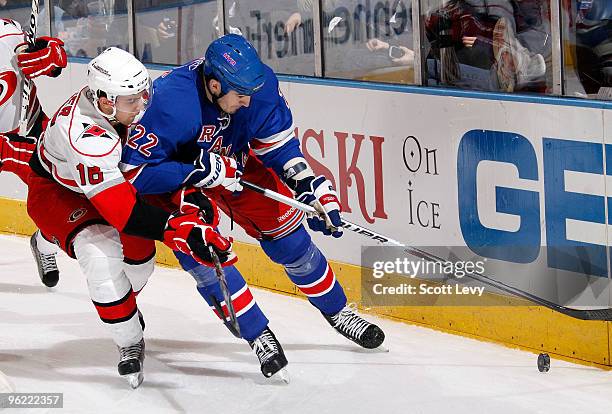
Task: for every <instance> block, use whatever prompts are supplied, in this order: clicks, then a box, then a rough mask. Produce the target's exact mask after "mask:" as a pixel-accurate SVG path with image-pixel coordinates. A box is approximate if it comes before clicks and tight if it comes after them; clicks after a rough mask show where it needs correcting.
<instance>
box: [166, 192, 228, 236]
mask: <svg viewBox="0 0 612 414" xmlns="http://www.w3.org/2000/svg"><path fill="white" fill-rule="evenodd" d="M172 202H173V203H174V205H176V206H178V207H179V211H180V212H181V213H189V212H193V211H199V213H200V215H201V217H202V218H203V219H204V222H205V223H206V224H209V225H210V226H212V227H217V226H218V225H219V210H218V209H217V203H215V202H214V201H213V200H212V199H210V198H209V197H208V196H207V195H205V194H204V193H203V192H202V190H201V189H199V188H194V187H184V188H181V189H180V190H178V191H176V192H175V193H174V194H173V195H172Z"/></svg>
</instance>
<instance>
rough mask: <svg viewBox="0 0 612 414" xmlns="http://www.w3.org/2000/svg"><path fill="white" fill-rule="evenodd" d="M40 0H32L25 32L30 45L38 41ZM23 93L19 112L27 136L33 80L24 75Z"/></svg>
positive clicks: (21, 131)
mask: <svg viewBox="0 0 612 414" xmlns="http://www.w3.org/2000/svg"><path fill="white" fill-rule="evenodd" d="M38 12H39V9H38V0H32V13H31V14H30V26H29V27H28V30H27V31H26V32H25V40H26V42H27V43H28V45H29V46H34V44H35V42H36V30H37V26H38V24H37V23H38ZM22 90H23V91H22V94H21V113H20V114H19V135H21V136H22V137H25V136H26V135H27V134H28V112H29V111H30V94H31V93H32V81H31V80H29V79H26V77H25V76H24V77H23V85H22Z"/></svg>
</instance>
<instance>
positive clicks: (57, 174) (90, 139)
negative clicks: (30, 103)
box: [37, 87, 125, 202]
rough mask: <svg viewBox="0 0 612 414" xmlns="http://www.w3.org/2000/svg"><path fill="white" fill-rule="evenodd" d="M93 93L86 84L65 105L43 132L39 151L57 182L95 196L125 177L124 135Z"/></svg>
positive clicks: (117, 183) (46, 168) (78, 191)
mask: <svg viewBox="0 0 612 414" xmlns="http://www.w3.org/2000/svg"><path fill="white" fill-rule="evenodd" d="M90 96H91V92H90V91H89V88H88V87H85V88H83V89H82V90H81V91H79V92H78V93H76V94H74V95H73V96H72V97H71V98H70V99H69V100H68V101H66V103H64V105H62V107H61V108H60V109H59V110H58V111H57V112H56V113H55V115H54V116H53V118H52V119H51V120H50V121H49V123H48V124H47V129H46V130H45V131H44V132H43V134H42V135H41V138H40V140H39V145H38V148H37V153H38V156H39V159H40V161H41V164H42V167H43V168H44V169H45V170H46V171H47V172H48V173H49V174H50V175H51V176H52V177H53V179H54V180H55V181H57V182H58V183H59V184H61V185H63V186H64V187H66V188H68V189H70V190H72V191H75V192H77V193H83V194H85V196H87V198H89V199H92V198H94V197H95V196H96V195H98V194H100V193H101V192H103V191H104V190H106V189H109V188H111V187H114V186H116V185H119V184H122V183H125V178H124V177H123V174H122V173H121V171H120V170H119V161H120V160H121V147H122V144H121V138H120V137H119V134H118V133H117V131H116V130H115V129H114V128H113V126H112V125H111V124H110V122H109V121H108V120H107V119H106V118H105V117H103V116H102V115H100V113H98V111H97V110H96V109H95V108H94V104H93V101H92V100H91V98H90ZM115 201H117V202H120V201H121V200H115Z"/></svg>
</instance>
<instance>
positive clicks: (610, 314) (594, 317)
mask: <svg viewBox="0 0 612 414" xmlns="http://www.w3.org/2000/svg"><path fill="white" fill-rule="evenodd" d="M240 183H241V184H242V185H243V186H244V187H245V188H248V189H249V190H252V191H255V192H257V193H260V194H263V195H264V196H266V197H268V198H271V199H273V200H276V201H279V202H281V203H284V204H287V205H289V206H291V207H295V208H297V209H299V210H301V211H303V212H305V213H307V214H310V215H319V213H318V212H317V210H316V209H315V208H314V207H312V206H309V205H307V204H304V203H301V202H299V201H297V200H295V199H293V198H291V197H287V196H285V195H283V194H279V193H277V192H275V191H272V190H269V189H266V188H263V187H260V186H258V185H256V184H253V183H250V182H248V181H245V180H240ZM342 227H343V228H345V229H348V230H352V231H354V232H355V233H357V234H359V235H361V236H364V237H367V238H369V239H370V240H374V241H377V242H379V243H381V244H386V245H392V246H397V247H402V248H403V249H404V252H406V253H408V254H411V255H413V256H417V257H419V258H422V259H424V260H427V261H430V262H443V263H444V262H446V260H444V259H442V258H441V257H438V256H436V255H433V254H431V253H428V252H426V251H424V250H421V249H419V248H416V247H412V246H409V245H407V244H404V243H401V242H399V241H397V240H394V239H392V238H390V237H387V236H385V235H382V234H380V233H377V232H375V231H373V230H369V229H367V228H365V227H363V226H360V225H358V224H356V223H352V222H350V221H348V220H345V219H342ZM465 275H466V276H467V277H469V278H471V279H473V280H477V281H479V282H481V283H484V284H486V285H489V286H492V287H494V288H497V289H499V290H501V291H503V292H506V293H510V294H512V295H515V296H517V297H519V298H522V299H526V300H528V301H530V302H533V303H535V304H538V305H540V306H544V307H546V308H549V309H552V310H553V311H556V312H559V313H562V314H564V315H567V316H571V317H572V318H576V319H582V320H587V321H612V308H601V309H575V308H568V307H566V306H563V305H559V304H557V303H554V302H551V301H549V300H547V299H544V298H541V297H539V296H535V295H533V294H531V293H529V292H525V291H524V290H521V289H517V288H515V287H512V286H510V285H507V284H505V283H503V282H499V281H497V280H495V279H492V278H491V277H489V276H487V275H484V274H482V273H478V272H474V273H471V274H470V273H466V274H465Z"/></svg>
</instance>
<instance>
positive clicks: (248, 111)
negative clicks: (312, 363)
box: [122, 35, 384, 376]
mask: <svg viewBox="0 0 612 414" xmlns="http://www.w3.org/2000/svg"><path fill="white" fill-rule="evenodd" d="M294 130H295V126H294V124H293V119H292V115H291V111H290V109H289V108H288V106H287V102H286V101H285V99H284V97H283V95H282V93H281V92H280V89H279V85H278V79H277V78H276V75H275V74H274V72H273V71H272V69H270V68H269V67H268V66H266V65H264V64H263V63H262V62H261V60H260V59H259V57H258V55H257V52H256V50H255V49H254V48H253V46H252V45H251V44H250V43H248V42H247V41H246V40H245V39H244V38H243V37H241V36H238V35H226V36H223V37H221V38H219V39H217V40H215V41H214V42H212V43H211V45H210V46H209V47H208V49H207V50H206V54H205V58H204V59H198V60H195V61H193V62H190V63H188V64H186V65H184V66H181V67H179V68H176V69H174V70H172V71H170V72H168V73H166V74H164V75H162V77H160V78H159V79H157V80H156V81H155V82H154V99H153V102H152V105H151V106H150V107H149V109H148V110H147V112H146V113H145V115H144V117H143V119H142V120H141V121H140V123H139V124H138V125H137V126H136V127H135V128H134V132H133V134H132V136H131V137H130V139H129V141H128V142H127V144H126V145H125V147H124V148H125V149H124V152H123V159H122V161H123V169H124V171H125V173H126V175H127V176H128V177H129V178H130V180H131V181H132V183H133V184H134V186H135V187H136V189H137V190H138V192H139V193H140V194H162V193H168V192H171V191H175V190H177V189H179V188H182V187H184V186H195V187H199V188H201V189H202V190H203V191H204V192H205V193H206V194H207V195H209V196H210V197H211V198H213V199H214V200H215V201H216V202H217V203H218V205H219V207H220V208H221V209H222V210H223V211H224V212H225V213H226V214H227V215H228V216H229V217H230V218H231V219H232V221H233V222H235V223H237V224H239V225H240V226H241V227H242V228H243V229H245V230H246V232H247V233H248V234H249V235H251V236H253V237H254V238H256V239H257V240H258V241H259V243H260V245H261V247H262V248H263V250H264V252H265V253H266V254H267V255H268V256H269V257H270V258H271V259H272V260H273V261H274V262H276V263H279V264H281V265H283V266H284V268H285V271H286V273H287V275H288V276H289V278H290V279H291V281H292V282H293V283H295V285H296V286H297V287H298V288H299V289H300V290H301V291H302V292H303V293H304V294H305V295H306V296H307V297H308V300H309V301H310V303H311V304H312V305H314V306H315V307H316V308H317V309H318V310H319V311H320V312H321V313H322V314H323V316H324V318H325V319H326V320H327V322H328V323H329V324H330V325H331V326H333V327H334V328H335V329H336V330H337V331H338V332H339V333H340V334H342V335H344V336H345V337H347V338H348V339H350V340H352V341H354V342H355V343H357V344H359V345H361V346H362V347H365V348H376V347H378V346H379V345H381V344H382V342H383V340H384V333H383V331H382V330H381V329H380V328H379V327H378V326H376V325H374V324H371V323H369V322H367V321H366V320H364V319H363V318H361V317H360V316H359V315H357V314H356V313H355V311H354V309H353V308H352V307H350V306H347V299H346V296H345V294H344V291H343V289H342V286H341V285H340V283H339V282H338V281H337V280H336V277H335V275H334V272H333V270H332V269H331V268H330V266H329V265H328V263H327V260H326V258H325V256H324V255H323V254H322V253H321V251H320V250H319V249H318V248H317V247H316V246H315V245H314V243H313V242H312V241H311V238H310V235H309V234H308V232H307V231H306V230H305V228H304V226H303V225H302V221H303V219H304V214H303V213H302V212H301V211H299V210H296V209H295V208H292V207H288V206H285V205H283V204H281V203H278V202H276V201H273V200H271V199H269V198H265V197H264V196H263V195H261V194H259V193H255V192H252V191H249V190H244V191H242V186H241V185H240V178H241V177H242V178H244V179H245V180H248V181H250V182H254V183H255V184H258V185H260V186H262V187H265V188H269V189H271V190H273V191H276V192H280V193H282V194H285V195H287V196H291V197H293V196H295V197H296V198H297V199H298V200H300V201H303V202H305V203H308V204H310V205H312V206H314V207H315V208H316V209H317V210H318V211H319V213H320V215H319V216H318V217H311V218H308V224H309V226H310V227H311V229H313V230H316V231H321V232H323V233H324V234H326V235H331V236H333V237H340V236H341V235H342V227H341V218H340V205H339V202H338V199H337V196H336V193H335V191H334V189H333V188H332V185H331V183H330V181H329V180H327V179H326V178H325V177H324V176H318V177H317V176H315V174H314V172H313V170H312V169H311V168H310V166H309V165H308V163H307V162H306V160H305V159H304V156H303V154H302V152H301V150H300V145H299V141H298V139H297V138H296V137H295V132H294ZM177 257H178V259H179V262H180V263H181V266H182V267H183V269H185V270H186V271H187V272H189V273H190V274H191V275H192V276H193V277H194V278H195V280H196V282H197V288H198V291H199V292H200V294H201V295H202V297H203V298H204V299H205V300H206V301H207V302H208V303H209V305H212V303H211V299H210V297H211V295H212V296H215V297H217V298H219V300H220V301H222V300H223V299H222V296H221V294H220V291H219V287H218V284H217V283H216V277H215V274H214V271H213V270H212V269H210V268H207V267H204V266H201V265H199V264H198V263H197V262H195V261H194V260H193V259H191V258H190V257H187V256H185V255H180V254H179V255H177ZM225 271H226V275H227V279H228V284H229V288H230V290H231V291H232V303H233V304H234V307H235V308H236V312H237V314H238V322H239V325H240V330H241V332H242V336H243V338H244V339H246V340H247V341H248V342H249V344H250V345H251V347H252V348H253V349H254V350H255V353H256V354H257V356H258V357H259V360H260V362H261V364H262V372H263V373H264V375H266V376H270V375H273V374H274V373H275V372H276V371H278V370H280V369H281V368H282V367H284V366H285V365H286V364H287V361H286V359H285V356H284V353H283V350H282V347H281V346H280V343H279V342H278V341H277V340H276V338H275V337H274V334H273V333H272V331H271V330H270V329H269V328H268V327H267V325H268V320H267V318H266V317H265V316H264V314H263V313H262V312H261V310H260V309H259V307H258V306H257V305H256V304H252V305H250V307H248V309H245V308H242V304H243V303H245V302H248V300H247V299H245V298H242V297H241V289H242V288H243V286H245V281H244V279H243V278H242V276H241V275H240V273H239V272H238V270H237V269H236V268H235V267H233V266H232V267H228V268H226V269H225ZM249 294H250V293H249ZM253 302H254V301H253V300H252V297H251V300H250V302H249V303H253Z"/></svg>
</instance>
